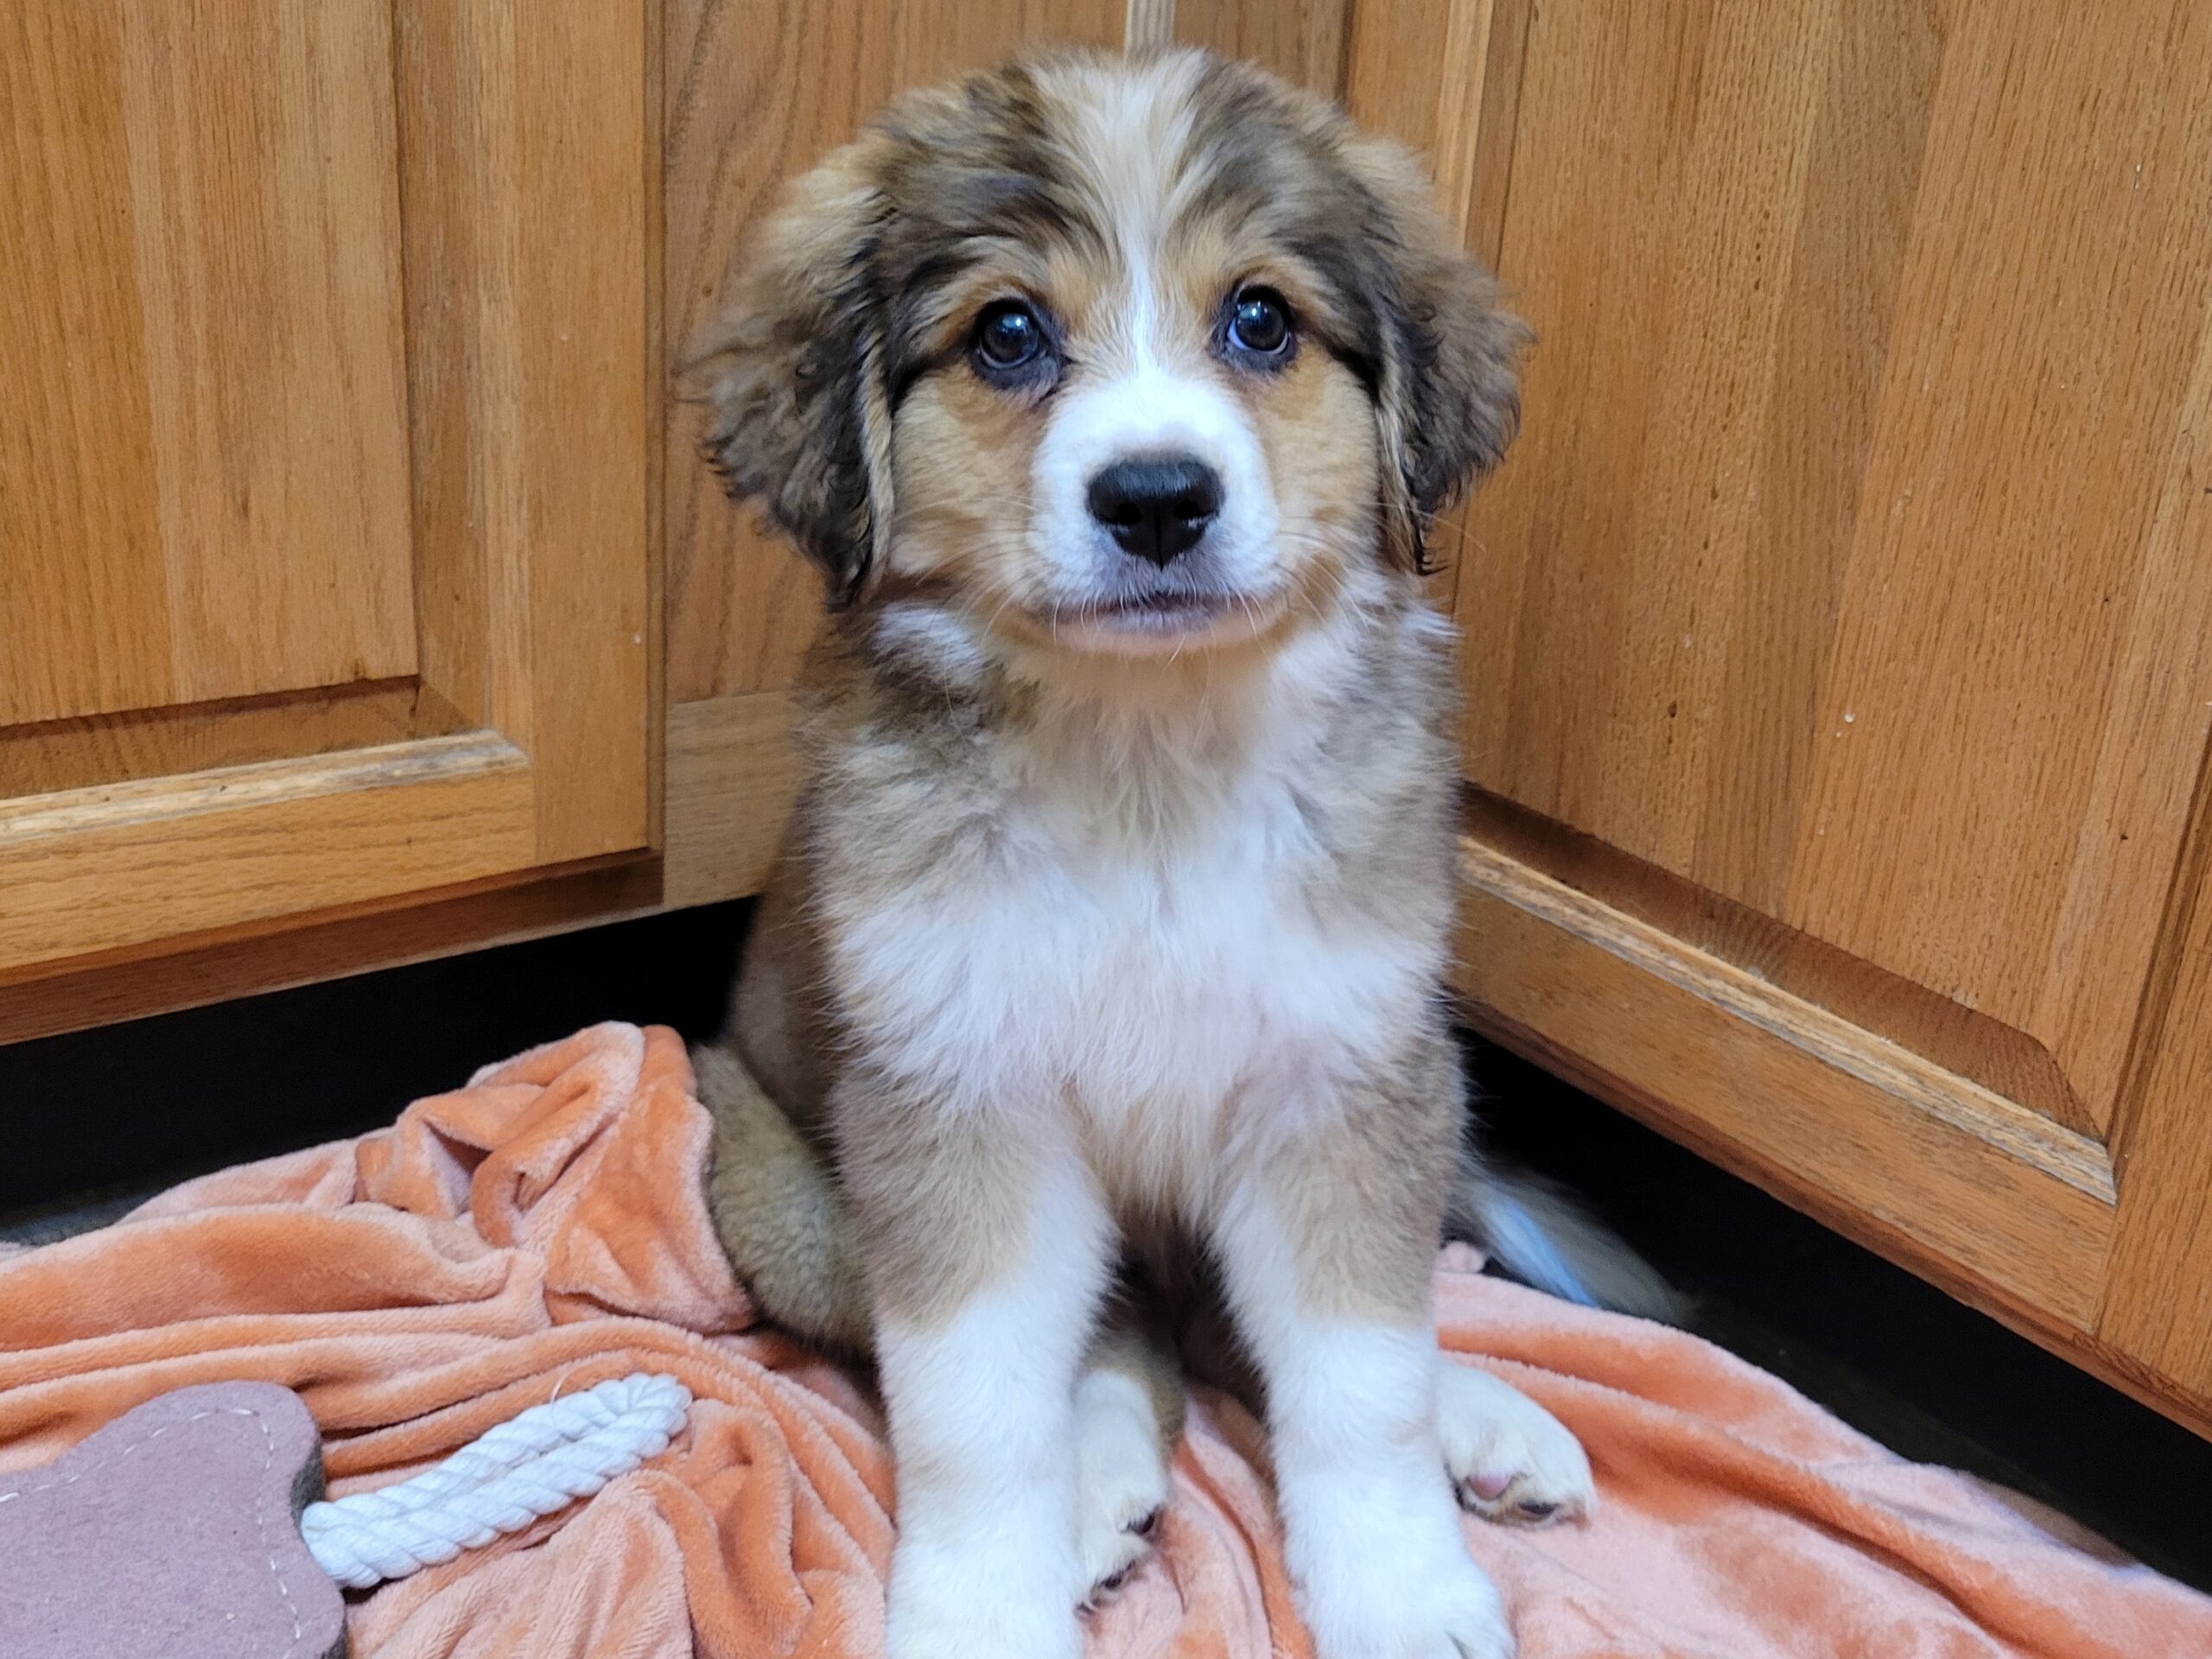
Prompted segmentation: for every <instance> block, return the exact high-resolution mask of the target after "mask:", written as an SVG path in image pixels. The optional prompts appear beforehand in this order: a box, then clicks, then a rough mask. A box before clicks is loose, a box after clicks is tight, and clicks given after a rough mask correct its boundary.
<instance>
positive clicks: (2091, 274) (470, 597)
mask: <svg viewBox="0 0 2212 1659" xmlns="http://www.w3.org/2000/svg"><path fill="white" fill-rule="evenodd" d="M1171 36H1172V37H1173V38H1179V39H1183V40H1187V41H1203V42H1205V43H1208V44H1211V45H1215V46H1217V47H1220V48H1224V49H1226V50H1230V51H1232V52H1236V53H1240V54H1247V55H1255V56H1257V57H1259V58H1261V59H1262V60H1264V61H1266V62H1268V63H1269V64H1270V65H1271V66H1272V67H1275V68H1277V69H1279V70H1281V72H1283V73H1287V74H1289V75H1291V76H1293V77H1294V78H1296V79H1302V80H1304V81H1306V83H1307V84H1309V85H1313V86H1317V87H1319V88H1320V89H1322V90H1324V91H1326V92H1331V93H1332V94H1335V95H1337V96H1340V97H1342V98H1343V99H1344V100H1345V101H1346V102H1347V103H1348V104H1349V105H1351V109H1352V110H1353V112H1354V113H1355V114H1356V115H1357V116H1359V117H1360V118H1362V119H1363V120H1365V121H1367V122H1369V123H1370V124H1376V125H1378V126H1381V127H1383V128H1385V129H1387V130H1393V131H1395V132H1396V133H1397V134H1398V135H1399V136H1401V137H1403V138H1405V139H1406V140H1408V142H1409V143H1413V144H1414V145H1415V146H1417V147H1419V148H1421V149H1423V150H1424V151H1425V152H1426V153H1427V156H1428V157H1429V158H1430V160H1431V162H1432V163H1433V168H1434V170H1435V172H1436V174H1437V175H1438V179H1439V182H1440V188H1441V189H1442V191H1443V193H1444V195H1445V198H1446V205H1447V206H1448V207H1450V208H1451V210H1452V212H1453V213H1456V214H1457V215H1458V216H1459V221H1460V223H1461V225H1462V226H1463V227H1464V229H1465V234H1466V236H1467V238H1468V240H1469V244H1470V245H1471V246H1472V247H1474V248H1476V249H1477V250H1478V251H1481V252H1482V253H1484V255H1485V257H1489V258H1490V259H1491V260H1492V261H1493V262H1494V263H1496V264H1497V265H1498V266H1499V267H1500V268H1501V270H1502V271H1503V275H1504V277H1505V278H1506V280H1507V282H1508V283H1509V284H1510V287H1511V288H1512V289H1513V290H1514V291H1515V293H1516V296H1517V299H1518V304H1519V306H1520V308H1521V309H1522V311H1523V312H1524V313H1525V314H1526V315H1528V316H1529V319H1530V320H1531V321H1533V322H1534V323H1535V326H1536V327H1537V328H1538V330H1539V331H1540V334H1541V343H1540V345H1539V346H1538V347H1537V349H1536V352H1535V354H1534V356H1533V357H1532V359H1530V362H1529V372H1528V385H1527V399H1526V404H1527V422H1526V427H1525V431H1524V435H1523V436H1522V440H1521V442H1520V443H1519V445H1518V447H1517V448H1516V450H1515V451H1514V453H1513V454H1512V456H1511V457H1510V460H1509V461H1508V463H1507V465H1506V466H1505V467H1504V469H1503V472H1502V473H1501V474H1500V475H1499V476H1498V478H1497V480H1495V481H1494V482H1493V483H1492V485H1491V486H1490V487H1489V489H1488V490H1486V491H1485V492H1484V493H1483V494H1482V495H1481V496H1480V497H1478V499H1477V500H1476V501H1475V503H1474V504H1473V505H1472V507H1471V510H1469V511H1467V512H1463V513H1461V514H1460V515H1459V516H1458V517H1457V518H1455V519H1454V520H1453V521H1452V523H1450V524H1447V525H1446V526H1445V527H1444V529H1443V533H1442V537H1441V541H1442V551H1444V552H1445V553H1446V555H1447V556H1449V558H1450V561H1451V563H1450V568H1449V570H1448V572H1447V574H1446V577H1445V579H1444V580H1443V581H1442V582H1440V602H1441V603H1443V604H1445V605H1446V606H1448V607H1451V608H1452V609H1453V610H1454V612H1455V613H1456V614H1457V616H1458V619H1459V623H1460V625H1461V626H1462V628H1463V630H1464V631H1465V639H1466V652H1465V659H1464V673H1465V686H1466V692H1467V717H1466V728H1465V758H1466V773H1467V778H1468V780H1469V794H1468V817H1467V832H1466V836H1465V842H1464V848H1463V851H1464V860H1463V865H1464V871H1465V883H1464V899H1465V908H1464V928H1463V932H1462V934H1461V950H1460V956H1459V986H1460V988H1461V990H1462V991H1463V992H1464V993H1465V995H1466V998H1467V1006H1468V1008H1469V1011H1470V1014H1471V1016H1472V1017H1473V1018H1474V1019H1476V1020H1478V1022H1479V1023H1481V1024H1482V1025H1484V1027H1487V1028H1488V1029H1490V1030H1491V1031H1492V1032H1494V1033H1497V1034H1498V1035H1500V1036H1501V1037H1503V1039H1506V1040H1507V1041H1509V1042H1511V1043H1514V1044H1516V1045H1518V1046H1522V1047H1523V1048H1525V1049H1528V1050H1529V1051H1530V1052H1534V1053H1535V1054H1536V1055H1538V1056H1539V1057H1540V1058H1543V1059H1545V1060H1547V1061H1548V1062H1549V1063H1551V1064H1553V1065H1556V1066H1559V1067H1560V1068H1562V1069H1564V1070H1565V1071H1568V1072H1570V1073H1571V1074H1573V1075H1574V1076H1575V1077H1578V1078H1580V1079H1581V1080H1583V1081H1584V1082H1586V1084H1588V1085H1589V1086H1590V1087H1592V1089H1593V1090H1597V1091H1598V1092H1599V1093H1601V1094H1603V1095H1605V1096H1607V1097H1608V1098H1610V1099H1611V1100H1613V1101H1615V1102H1617V1103H1619V1104H1621V1105H1622V1106H1624V1108H1625V1109H1629V1110H1630V1111H1632V1112H1635V1113H1637V1114H1639V1115H1641V1116H1644V1117H1646V1118H1648V1119H1649V1120H1650V1121H1652V1122H1656V1123H1657V1124H1658V1125H1660V1126H1661V1127H1662V1128H1665V1129H1667V1130H1668V1131H1669V1132H1670V1133H1672V1134H1675V1135H1679V1136H1681V1138H1683V1139H1685V1140H1687V1141H1690V1142H1691V1143H1692V1144H1694V1145H1695V1146H1697V1147H1700V1148H1702V1149H1703V1150H1705V1151H1707V1153H1709V1154H1711V1155H1713V1156H1714V1157H1716V1158H1718V1159H1719V1160H1723V1161H1725V1162H1726V1163H1729V1164H1731V1165H1732V1166H1735V1167H1737V1168H1738V1169H1740V1170H1743V1171H1745V1172H1746V1173H1749V1174H1750V1175H1751V1176H1752V1177H1753V1178H1754V1179H1758V1180H1760V1181H1761V1182H1763V1183H1764V1184H1766V1185H1769V1186H1770V1187H1772V1188H1773V1189H1774V1190H1776V1191H1777V1192H1782V1193H1783V1194H1784V1195H1785V1196H1787V1197H1789V1198H1791V1199H1792V1200H1793V1201H1795V1202H1796V1203H1798V1204H1800V1205H1803V1206H1804V1207H1806V1208H1807V1209H1808V1210H1811V1211H1814V1212H1815V1213H1816V1214H1819V1215H1821V1217H1825V1218H1827V1220H1829V1221H1831V1222H1832V1223H1834V1224H1835V1225H1837V1226H1838V1227H1840V1228H1841V1229H1843V1230H1846V1231H1848V1232H1850V1233H1852V1234H1853V1235H1854V1236H1858V1237H1859V1238H1861V1239H1863V1240H1865V1241H1866V1242H1867V1243H1870V1244H1872V1245H1873V1246H1874V1247H1875V1248H1877V1249H1881V1250H1883V1251H1885V1252H1886V1253H1888V1254H1889V1255H1892V1256H1894V1257H1896V1258H1897V1259H1898V1260H1900V1261H1903V1262H1907V1263H1908V1264H1910V1265H1911V1266H1913V1267H1914V1268H1916V1269H1918V1270H1920V1271H1922V1272H1923V1273H1925V1274H1929V1276H1931V1277H1933V1278H1935V1279H1936V1280H1937V1281H1939V1282H1941V1283H1942V1284H1944V1285H1946V1286H1947V1287H1950V1288H1951V1289H1952V1290H1954V1291H1955V1292H1956V1293H1957V1294H1960V1295H1961V1296H1964V1297H1966V1298H1967V1299H1968V1300H1973V1301H1974V1302H1976V1303H1977V1304H1979V1305H1980V1306H1985V1307H1987V1308H1990V1309H1991V1310H1993V1311H1994V1312H1995V1313H1998V1314H1999V1316H2000V1317H2003V1318H2005V1319H2008V1320H2010V1321H2012V1323H2013V1324H2015V1325H2018V1326H2019V1327H2020V1328H2022V1329H2024V1330H2026V1331H2028V1332H2031V1333H2033V1334H2034V1335H2036V1336H2037V1338H2040V1339H2042V1340H2044V1341H2045V1342H2047V1343H2050V1344H2053V1345H2054V1346H2056V1347H2058V1348H2059V1349H2061V1350H2062V1351H2065V1352H2067V1353H2069V1354H2071V1355H2073V1356H2074V1357H2076V1358H2078V1359H2080V1360H2082V1362H2083V1363H2087V1364H2088V1365H2091V1366H2093V1367H2094V1368H2095V1369H2097V1370H2100V1371H2101V1372H2102V1373H2103V1374H2104V1375H2106V1376H2109V1377H2112V1378H2114V1379H2115V1380H2117V1381H2119V1382H2120V1383H2122V1384H2123V1385H2125V1386H2126V1387H2129V1388H2132V1389H2135V1390H2137V1391H2138V1392H2139V1393H2141V1394H2143V1395H2145V1396H2146V1397H2149V1398H2152V1399H2153V1400H2154V1401H2156V1402H2158V1403H2160V1404H2161V1405H2163V1406H2164V1407H2165V1408H2168V1409H2170V1410H2172V1411H2174V1412H2176V1413H2177V1414H2180V1415H2183V1416H2184V1417H2186V1418H2188V1419H2189V1420H2190V1421H2193V1422H2195V1423H2196V1424H2198V1425H2199V1426H2200V1427H2207V1426H2212V1214H2209V1213H2208V1210H2209V1209H2212V902H2202V899H2204V897H2205V895H2204V892H2203V889H2204V886H2205V880H2206V871H2207V868H2208V859H2212V783H2208V782H2207V777H2208V772H2207V766H2206V756H2207V746H2208V738H2212V454H2209V453H2208V446H2212V194H2208V193H2207V191H2206V190H2205V188H2204V181H2205V180H2206V179H2207V178H2212V92H2208V88H2212V11H2208V10H2206V9H2205V8H2203V7H2202V6H2187V5H2180V6H2177V5H2174V4H2172V3H2170V0H2160V3H2151V0H2113V3H2112V4H2109V5H2107V6H2105V7H2103V8H2101V9H2099V10H2098V11H2097V13H2096V16H2094V18H2085V17H2084V16H2082V13H2081V11H2080V9H2079V8H2074V7H2067V6H2063V5H2061V4H2058V3H2056V0H1865V3H1847V0H1727V3H1716V4H1696V5H1649V4H1635V3H1630V0H1544V3H1542V4H1541V6H1539V5H1537V4H1535V3H1534V0H1359V3H1358V4H1357V5H1350V4H1347V3H1344V0H1180V3H1179V4H1177V3H1173V0H988V3H966V0H918V3H904V4H899V5H893V4H890V3H888V0H809V3H805V4H800V3H796V0H751V3H747V4H742V5H723V4H709V3H706V0H610V3H601V4H598V5H593V6H568V7H560V8H555V9H553V10H551V11H550V12H542V11H541V10H537V9H531V8H526V7H524V6H523V5H521V4H520V3H519V0H504V3H501V0H485V3H481V4H470V5H459V4H454V3H448V0H325V3H321V4H308V3H304V0H232V3H215V0H207V3H201V4H189V3H183V0H178V3H174V4H173V3H168V0H94V3H83V0H24V3H20V4H17V5H16V6H15V7H13V8H12V9H10V10H9V12H8V14H7V16H6V18H5V19H4V21H0V250H4V257H5V260H6V267H5V280H4V281H0V382H4V384H5V385H6V386H7V388H8V396H7V397H6V398H5V399H4V400H0V1039H5V1038H8V1037H14V1036H22V1035H26V1034H30V1033H36V1032H40V1031H48V1030H54V1029H59V1028H61V1027H66V1026H70V1025H80V1024H85V1023H89V1022H92V1021H95V1020H101V1019H107V1018H115V1017H120V1016H122V1015H124V1014H131V1013H137V1012H143V1011H147V1010H149V1009H152V1008H156V1007H169V1006H176V1005H178V1004H181V1003H184V1002H188V1001H203V1000H207V999H208V998H211V997H214V996H220V995H232V994H236V993H238V992H240V991H243V990H247V989H251V988H257V987H261V986H265V985H269V984H274V983H281V982H286V981H289V980H297V979H302V978H310V977H315V976H324V975H328V974H333V973H337V972H341V971H346V970H347V969H354V968H358V967H361V966H365V965H370V964H373V963H384V962H391V961H396V960H401V959H404V958H406V957H413V956H421V955H425V954H430V953H435V952H438V951H444V950H456V949H461V948H464V947H466V946H467V945H469V944H474V943H479V942H482V941H485V940H487V939H493V938H512V937H515V936H517V935H518V934H521V933H525V932H529V931H537V930H543V929H547V928H552V927H559V926H568V925H576V924H579V923H581V922H584V921H589V920H594V919H600V918H607V917H610V916H614V915H620V914H629V913H634V912H639V911H643V910H647V909H652V908H654V907H658V906H671V905H684V904H695V903H700V902H703V901H706V900H709V899H722V898H729V897H734V896H737V895H739V894H741V893H747V892H748V891H750V890H751V889H752V888H753V887H754V886H755V885H756V884H757V883H758V881H759V880H760V875H761V874H762V871H763V870H764V868H765V865H766V858H767V855H768V853H769V850H770V849H771V848H772V844H773V842H774V839H775V836H776V834H777V831H778V829H779V824H780V821H781V818H782V816H783V813H784V811H785V807H786V805H787V804H788V800H789V796H790V790H791V782H792V780H791V763H790V760H789V757H788V754H787V753H786V750H785V743H784V732H785V722H786V720H787V715H788V709H787V705H786V702H785V689H786V688H787V686H788V684H789V683H790V680H791V675H792V673H793V671H794V670H795V668H796V665H797V663H798V658H799V657H800V655H801V653H802V652H803V651H804V647H805V645H806V643H807V641H808V639H809V638H810V635H811V633H812V631H813V628H814V626H815V619H816V615H817V603H818V593H817V588H816V586H815V583H814V582H813V579H812V578H811V576H810V575H808V574H807V573H806V571H805V569H804V567H803V566H802V565H801V564H800V563H798V561H797V560H796V559H795V558H793V557H792V556H791V555H789V554H788V553H787V552H785V550H782V549H781V548H780V547H779V546H777V545H776V544H774V543H770V542H768V541H766V539H764V538H763V537H760V535H759V534H758V533H757V531H755V529H754V527H753V524H752V523H751V521H750V519H749V518H748V516H747V515H745V514H742V513H733V512H731V511H730V510H729V508H728V505H727V504H726V503H725V502H724V501H723V500H722V499H721V497H720V495H719V494H718V493H716V492H715V486H714V484H713V482H712V480H710V479H709V477H708V476H707V474H706V473H705V471H704V469H703V468H702V467H700V466H699V465H698V464H697V462H696V460H695V458H694V448H693V447H694V444H695V442H696V418H695V415H694V412H693V411H690V410H686V409H684V408H683V407H681V406H680V405H678V404H675V403H674V402H673V401H672V400H671V397H670V396H669V393H668V371H669V368H670V365H671V361H672V359H673V356H674V353H675V352H676V350H677V347H678V346H680V344H681V342H682V341H683V339H684V338H685V337H686V336H687V335H688V334H690V331H691V329H692V328H693V327H694V326H695V324H696V322H697V321H698V320H699V319H700V317H701V316H702V313H703V311H704V308H706V307H707V306H708V305H709V304H710V303H711V302H712V298H713V296H714V294H715V290H716V289H717V287H718V284H719V282H720V279H721V272H722V264H723V260H724V258H725V257H726V256H727V254H728V251H729V249H730V248H731V247H732V246H733V245H734V243H735V242H736V240H737V238H738V237H739V235H740V232H741V229H742V227H743V226H744V225H745V224H746V223H747V221H748V220H749V219H751V217H752V216H753V215H754V214H755V213H758V212H759V211H760V209H761V208H762V207H764V206H765V205H766V202H767V200H769V199H770V197H771V196H772V194H773V192H774V190H775V188H776V187H777V186H778V184H779V182H780V181H782V180H783V179H784V178H785V177H787V176H788V175H791V173H793V172H795V171H797V170H798V169H799V168H803V167H804V166H805V165H806V164H808V163H809V162H810V161H812V160H813V159H814V158H815V157H816V156H818V155H819V154H820V153H821V152H822V151H823V149H826V148H828V147H829V145H831V144H833V143H836V142H839V141H841V140H842V138H844V137H847V136H848V135H849V133H850V132H851V131H852V130H853V129H854V127H855V125H856V124H858V123H859V122H860V121H861V119H862V118H864V117H865V116H866V115H867V113H868V111H870V110H872V109H873V108H874V107H875V106H876V105H879V104H880V102H881V101H882V100H883V99H884V98H886V97H887V96H888V95H889V94H890V93H891V92H893V91H895V90H897V89H898V88H899V87H900V86H906V85H910V84H913V83H916V82H920V81H926V80H933V79H938V78H940V77H942V76H944V75H946V74H948V73H952V72H954V71H956V70H957V69H959V68H961V67H965V66H968V65H971V64H982V63H985V62H988V61H990V60H995V59H997V58H999V57H1001V56H1002V55H1004V54H1006V53H1007V51H1009V50H1011V49H1012V48H1014V47H1016V46H1019V45H1021V44H1025V43H1030V42H1035V41H1045V40H1079V41H1092V42H1100V43H1106V44H1113V43H1116V42H1124V41H1138V42H1143V41H1160V40H1165V39H1168V38H1170V37H1171ZM1808 1294H1816V1292H1815V1291H1814V1290H1812V1289H1810V1288H1808Z"/></svg>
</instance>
